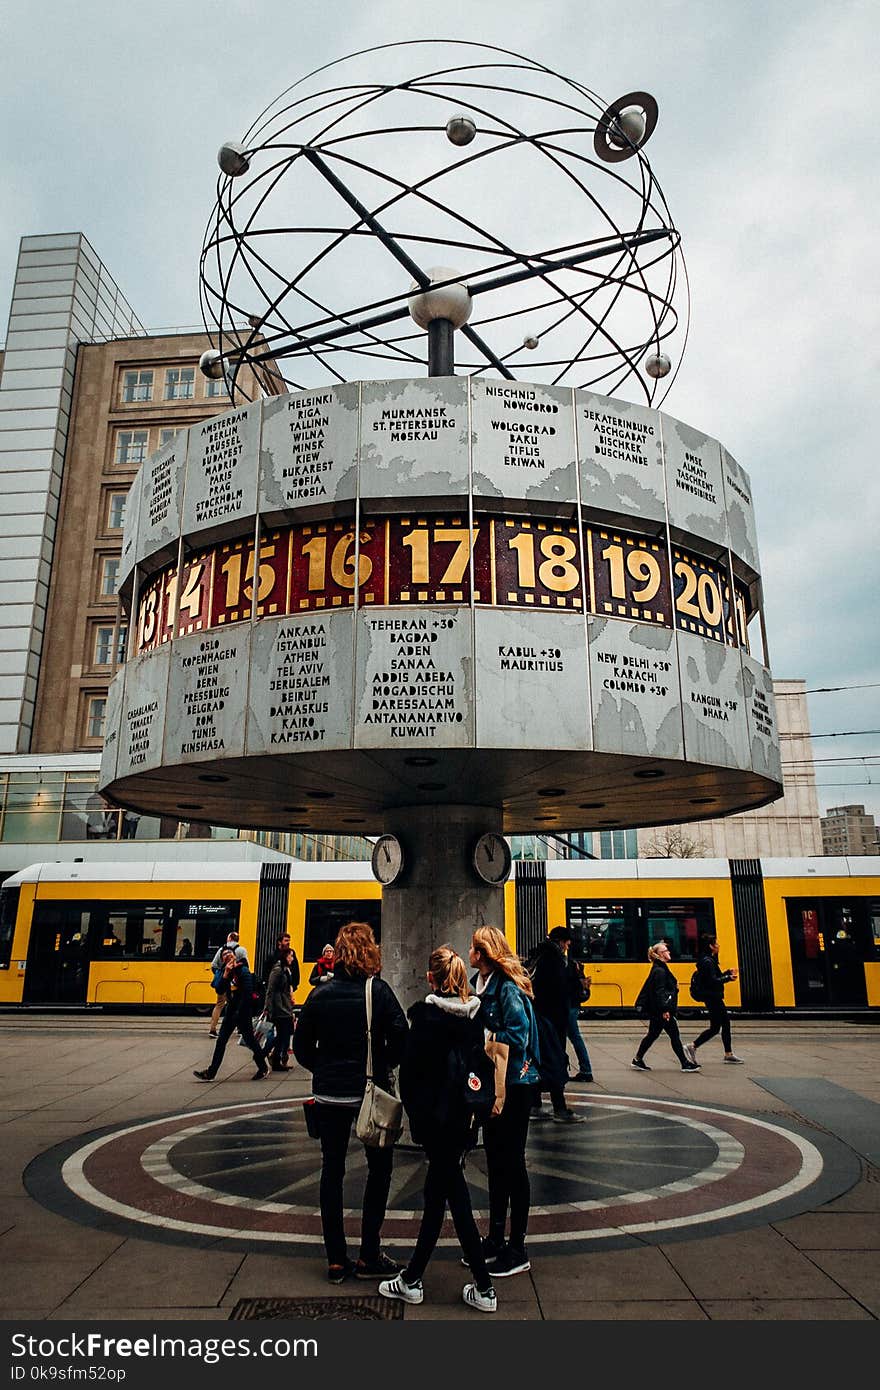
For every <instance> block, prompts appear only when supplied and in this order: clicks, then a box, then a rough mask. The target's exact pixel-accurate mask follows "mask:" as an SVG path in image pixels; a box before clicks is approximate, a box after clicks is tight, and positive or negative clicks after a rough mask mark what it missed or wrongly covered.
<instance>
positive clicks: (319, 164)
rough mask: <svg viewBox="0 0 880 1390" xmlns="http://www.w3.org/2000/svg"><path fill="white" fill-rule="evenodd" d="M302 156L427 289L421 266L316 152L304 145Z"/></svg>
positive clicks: (428, 282) (417, 282)
mask: <svg viewBox="0 0 880 1390" xmlns="http://www.w3.org/2000/svg"><path fill="white" fill-rule="evenodd" d="M303 154H304V155H305V157H306V159H307V160H308V161H309V163H310V164H312V165H314V167H315V168H316V169H317V170H318V172H319V173H320V174H323V176H324V178H325V179H326V180H327V182H328V183H329V184H330V185H331V187H332V188H335V189H336V192H337V193H338V194H339V196H340V198H344V199H345V201H346V202H347V203H348V206H349V207H350V208H353V209H354V211H355V212H356V213H357V215H358V217H359V218H360V219H361V221H362V222H364V223H366V225H367V226H368V227H369V229H370V231H371V232H374V233H375V235H376V236H377V237H378V238H379V240H380V241H381V243H382V245H383V246H384V247H385V248H386V249H387V250H388V251H390V252H391V254H392V256H393V257H394V259H395V260H396V261H399V262H400V264H401V265H402V266H403V268H404V270H408V271H409V273H410V275H411V276H412V277H413V279H414V280H415V282H416V284H417V285H419V286H420V287H421V288H422V289H423V290H426V289H428V287H429V286H430V284H431V281H430V278H429V276H427V275H426V274H425V272H424V271H423V270H422V268H421V266H418V265H416V263H415V261H414V260H412V259H411V258H410V257H409V256H408V255H407V254H406V252H405V251H404V249H403V247H402V246H398V244H397V242H396V241H395V240H394V237H393V236H389V234H388V232H386V230H385V228H384V227H383V226H382V224H381V222H378V221H377V220H376V218H375V217H374V216H373V214H372V213H371V212H368V211H367V209H366V208H365V207H364V205H363V203H362V202H360V200H359V199H358V198H356V197H355V195H354V194H353V193H352V192H351V190H350V189H349V188H346V186H345V184H344V183H343V182H342V179H340V178H337V176H336V175H335V174H334V172H333V170H332V169H331V168H330V166H329V165H328V164H326V163H325V162H324V160H323V159H322V158H321V156H320V155H319V154H318V152H317V150H313V149H311V148H310V147H309V146H308V145H306V146H304V148H303Z"/></svg>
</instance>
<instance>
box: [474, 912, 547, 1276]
mask: <svg viewBox="0 0 880 1390" xmlns="http://www.w3.org/2000/svg"><path fill="white" fill-rule="evenodd" d="M469 959H470V963H471V965H472V966H473V967H474V968H475V969H476V971H477V974H476V976H475V977H474V981H473V983H474V986H475V989H476V992H477V994H478V996H479V998H480V1002H481V1005H482V1011H481V1017H482V1020H483V1024H484V1027H485V1028H486V1030H487V1032H489V1033H492V1034H493V1035H494V1036H495V1038H496V1039H497V1041H498V1042H503V1043H507V1045H508V1047H509V1048H510V1055H509V1057H508V1061H507V1074H506V1079H505V1089H506V1095H505V1100H504V1107H503V1109H502V1111H501V1113H500V1115H493V1116H492V1117H491V1118H490V1119H488V1120H487V1121H486V1123H485V1124H484V1126H483V1143H484V1146H485V1150H486V1168H487V1174H488V1179H489V1234H488V1236H487V1237H486V1239H485V1240H484V1241H483V1253H484V1255H485V1256H486V1261H487V1265H488V1269H489V1273H490V1274H491V1275H492V1277H493V1278H498V1279H504V1278H506V1277H507V1276H508V1275H510V1274H521V1273H523V1272H524V1271H525V1270H527V1269H529V1267H530V1266H529V1258H528V1255H527V1253H526V1229H527V1227H528V1220H529V1204H530V1199H531V1193H530V1188H529V1174H528V1170H527V1168H526V1138H527V1137H528V1132H529V1112H530V1109H531V1100H532V1088H533V1086H534V1085H535V1084H536V1083H537V1081H538V1066H537V1063H538V1061H539V1060H540V1053H539V1047H538V1029H537V1025H536V1023H535V1011H534V1009H533V1008H532V982H531V980H530V979H529V977H528V975H527V974H526V971H525V969H524V968H523V965H522V963H521V961H520V959H519V957H518V956H516V955H514V953H513V951H511V949H510V947H509V945H508V944H507V938H506V937H505V935H504V933H503V932H500V931H499V930H498V928H497V927H478V929H477V930H476V931H475V932H474V935H473V939H472V941H471V949H470V955H469ZM508 1209H509V1211H510V1236H509V1239H507V1240H505V1229H506V1227H507V1213H508Z"/></svg>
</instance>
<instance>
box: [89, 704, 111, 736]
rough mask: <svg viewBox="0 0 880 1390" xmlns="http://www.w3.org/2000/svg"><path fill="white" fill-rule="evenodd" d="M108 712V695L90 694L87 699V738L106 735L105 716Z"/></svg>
mask: <svg viewBox="0 0 880 1390" xmlns="http://www.w3.org/2000/svg"><path fill="white" fill-rule="evenodd" d="M106 713H107V697H106V695H91V696H89V698H88V699H87V700H86V738H103V737H104V716H105V715H106Z"/></svg>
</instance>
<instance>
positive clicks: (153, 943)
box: [89, 902, 239, 961]
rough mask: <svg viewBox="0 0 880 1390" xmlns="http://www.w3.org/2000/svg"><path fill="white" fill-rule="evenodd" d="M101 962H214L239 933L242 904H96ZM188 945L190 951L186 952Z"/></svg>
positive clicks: (94, 944)
mask: <svg viewBox="0 0 880 1390" xmlns="http://www.w3.org/2000/svg"><path fill="white" fill-rule="evenodd" d="M90 907H91V908H92V926H91V932H90V937H89V943H90V947H91V953H92V955H93V956H94V958H95V959H96V960H108V959H113V958H118V957H122V958H124V959H125V960H157V961H158V960H175V959H178V958H180V956H181V955H182V956H183V958H184V959H186V958H187V957H189V958H192V957H193V956H195V958H196V959H197V960H210V959H211V957H212V956H213V955H214V952H215V951H216V950H217V947H218V946H220V945H222V944H223V942H224V941H225V940H226V938H227V936H228V934H229V933H230V932H231V931H237V930H238V916H239V913H238V903H234V902H233V903H230V902H226V903H186V902H183V903H174V902H164V903H126V904H122V903H92V904H90ZM185 941H188V942H189V949H188V950H186V951H182V949H181V948H182V946H183V943H184V942H185Z"/></svg>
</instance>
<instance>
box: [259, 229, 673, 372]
mask: <svg viewBox="0 0 880 1390" xmlns="http://www.w3.org/2000/svg"><path fill="white" fill-rule="evenodd" d="M669 235H670V232H669V230H668V229H664V228H657V229H656V230H654V231H651V232H634V233H631V234H629V235H626V236H622V237H619V238H618V239H616V240H615V241H613V242H610V243H609V244H608V245H607V246H601V247H596V248H595V249H594V250H592V251H584V252H582V253H581V254H580V255H579V256H566V257H565V259H564V260H561V261H545V262H543V264H541V265H539V266H528V267H526V269H525V270H517V271H512V272H511V273H510V274H509V275H498V276H495V278H494V279H492V280H485V281H483V283H482V284H478V285H470V284H469V285H468V287H467V288H468V292H469V294H470V295H471V297H473V296H474V295H477V294H485V293H486V292H487V291H488V290H496V289H500V288H501V287H502V286H504V285H513V284H516V283H517V281H520V280H532V279H534V277H535V276H536V275H546V274H548V273H549V272H550V271H553V270H568V269H571V268H572V267H573V266H576V265H583V264H584V263H585V262H586V261H595V260H599V259H600V257H602V256H611V255H614V254H615V253H616V252H619V251H628V250H632V249H634V248H635V247H637V246H643V245H644V244H645V243H646V242H649V241H658V240H659V239H660V238H661V237H668V236H669ZM398 249H399V248H398ZM403 254H405V253H403ZM454 283H458V281H452V280H448V281H447V280H443V281H440V280H438V281H436V282H435V283H434V284H433V285H432V286H431V288H432V289H437V288H440V287H442V285H445V284H454ZM428 284H430V281H428ZM408 315H409V309H408V308H407V307H406V306H405V305H403V306H401V307H400V308H399V309H389V310H388V312H387V313H384V314H374V315H373V316H372V317H371V318H367V319H361V321H360V322H359V323H347V324H343V326H342V327H341V328H333V329H331V330H330V332H329V333H321V334H316V335H315V337H313V338H300V339H299V341H298V342H296V343H294V344H292V345H291V346H290V347H287V348H285V347H274V348H268V349H267V350H266V351H265V352H264V353H253V354H251V356H250V358H249V360H250V361H251V362H262V361H263V360H264V359H268V358H270V357H296V356H298V355H300V354H302V353H305V352H310V351H311V350H312V348H315V347H320V346H321V345H322V344H324V343H329V342H333V341H334V339H336V338H345V337H347V336H348V335H349V334H351V333H360V332H363V331H364V330H365V329H368V328H377V327H379V326H380V325H381V324H385V323H394V322H395V321H396V320H398V319H405V318H407V317H408ZM471 332H473V330H471Z"/></svg>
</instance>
